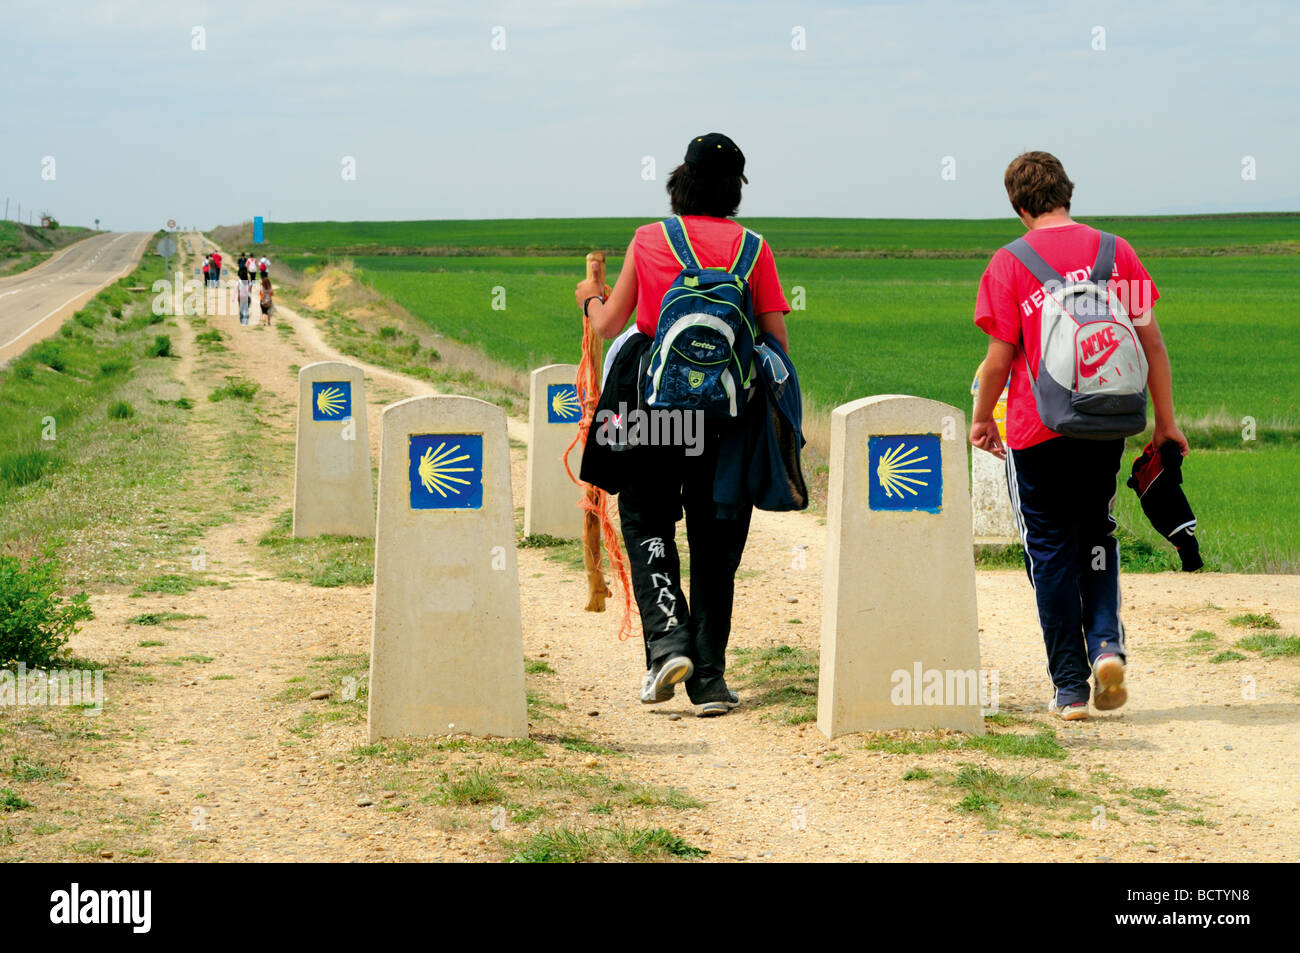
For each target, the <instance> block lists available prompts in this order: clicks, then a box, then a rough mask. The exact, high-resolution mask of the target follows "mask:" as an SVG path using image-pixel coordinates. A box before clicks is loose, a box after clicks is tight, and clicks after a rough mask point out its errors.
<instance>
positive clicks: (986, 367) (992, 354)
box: [970, 336, 1016, 459]
mask: <svg viewBox="0 0 1300 953" xmlns="http://www.w3.org/2000/svg"><path fill="white" fill-rule="evenodd" d="M1015 359H1016V346H1015V345H1014V344H1008V343H1007V342H1006V341H1003V340H1000V339H998V338H995V337H992V336H990V337H989V351H988V354H987V355H986V356H985V357H984V363H983V364H982V365H980V386H979V392H978V393H977V395H976V397H975V410H974V411H972V413H971V422H970V442H971V446H973V447H979V448H980V449H981V450H987V451H988V452H989V453H991V454H993V455H994V456H995V457H1001V458H1003V459H1005V458H1006V455H1007V451H1006V448H1005V447H1003V446H1002V438H1001V437H1000V436H999V434H998V425H997V422H996V421H995V420H994V419H993V408H995V407H996V406H997V405H998V398H999V397H1001V396H1002V388H1004V387H1006V386H1007V375H1008V374H1010V373H1011V362H1012V361H1014V360H1015Z"/></svg>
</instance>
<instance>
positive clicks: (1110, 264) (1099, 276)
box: [1092, 232, 1115, 285]
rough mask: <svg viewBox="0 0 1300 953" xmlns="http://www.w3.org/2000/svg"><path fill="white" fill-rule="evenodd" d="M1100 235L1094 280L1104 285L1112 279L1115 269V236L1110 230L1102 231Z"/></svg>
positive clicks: (1093, 271)
mask: <svg viewBox="0 0 1300 953" xmlns="http://www.w3.org/2000/svg"><path fill="white" fill-rule="evenodd" d="M1100 235H1101V244H1099V245H1098V246H1097V260H1096V262H1094V263H1093V266H1092V282H1093V284H1097V285H1104V284H1107V283H1108V282H1109V281H1110V276H1111V272H1113V271H1114V270H1115V236H1114V235H1112V234H1111V233H1110V232H1101V233H1100Z"/></svg>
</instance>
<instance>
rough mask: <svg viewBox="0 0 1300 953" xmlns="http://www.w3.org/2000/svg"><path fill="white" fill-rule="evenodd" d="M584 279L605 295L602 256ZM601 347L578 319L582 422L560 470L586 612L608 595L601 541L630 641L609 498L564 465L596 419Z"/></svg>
mask: <svg viewBox="0 0 1300 953" xmlns="http://www.w3.org/2000/svg"><path fill="white" fill-rule="evenodd" d="M587 277H588V278H590V279H591V280H593V281H595V282H596V283H597V287H598V288H600V289H601V291H602V293H603V294H604V295H606V296H608V295H609V288H608V287H607V286H606V285H605V256H604V254H603V253H601V252H593V253H592V254H590V255H588V256H587ZM601 351H602V345H601V341H600V335H598V334H597V333H596V332H595V330H594V329H593V328H592V326H591V321H590V320H589V319H588V318H587V316H586V315H585V314H584V315H583V316H582V360H581V361H580V362H579V364H578V377H577V380H576V381H574V384H575V386H576V388H577V391H578V402H579V403H580V404H581V406H582V420H581V421H579V423H578V432H577V433H576V434H574V436H573V442H572V443H571V444H569V446H568V448H567V449H566V450H565V451H564V457H563V460H564V469H565V471H566V472H568V474H569V479H570V480H572V481H573V482H574V483H576V484H577V485H578V486H580V487H582V496H581V497H580V498H579V500H578V505H579V506H580V507H582V511H583V523H582V562H583V565H584V566H585V567H586V570H587V611H588V612H604V611H605V599H606V597H608V596H609V595H610V594H611V593H610V589H609V587H608V586H607V585H606V584H605V574H604V573H603V572H602V571H601V565H600V563H601V538H602V536H603V537H604V543H605V552H606V553H608V554H609V568H610V572H611V573H612V575H613V576H614V578H616V579H617V580H618V584H619V589H621V590H622V594H623V618H622V621H620V622H619V626H618V637H619V639H620V640H623V639H628V638H631V636H632V581H631V578H630V573H629V572H628V565H627V560H626V559H625V558H624V556H623V550H622V547H620V546H619V544H618V530H617V529H615V528H614V521H613V519H612V518H611V517H610V513H609V497H608V496H607V495H606V493H605V491H604V490H602V489H601V488H600V487H598V486H592V485H591V484H589V483H583V482H582V481H581V480H579V479H578V478H577V477H576V476H574V474H573V468H572V467H570V466H569V454H570V453H572V452H573V448H574V447H576V446H578V445H579V444H581V445H582V446H583V447H584V448H585V447H586V446H587V442H588V441H587V437H588V434H589V433H590V432H591V426H592V422H593V421H594V420H595V417H596V405H597V404H598V403H600V373H601V363H602V361H601Z"/></svg>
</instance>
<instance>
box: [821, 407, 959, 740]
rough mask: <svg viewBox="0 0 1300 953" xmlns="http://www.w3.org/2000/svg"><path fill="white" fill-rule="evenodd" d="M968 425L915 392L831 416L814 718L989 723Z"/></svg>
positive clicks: (840, 727)
mask: <svg viewBox="0 0 1300 953" xmlns="http://www.w3.org/2000/svg"><path fill="white" fill-rule="evenodd" d="M966 445H967V444H966V421H965V417H964V415H963V414H962V412H961V411H960V410H958V409H957V408H955V407H950V406H948V405H947V404H941V403H939V402H938V401H933V400H923V399H921V398H919V397H905V396H897V395H884V396H877V397H867V398H864V399H862V400H856V401H853V402H851V403H848V404H843V405H842V406H840V407H837V408H835V410H834V412H833V413H832V414H831V454H830V486H829V488H828V510H827V519H826V526H827V543H826V581H825V586H824V590H823V593H822V638H821V672H820V681H819V685H818V692H817V727H818V728H820V729H821V731H822V733H823V734H825V735H826V736H827V737H831V738H834V737H835V736H837V735H842V734H846V733H848V732H854V731H868V730H873V729H889V728H921V729H926V728H952V729H959V730H961V731H966V732H970V733H971V734H983V733H984V719H983V714H982V712H981V698H980V687H981V684H982V683H983V677H982V674H981V672H980V657H979V629H978V622H977V619H976V614H975V565H974V556H973V552H972V545H971V517H970V495H969V493H968V488H967V479H966V473H967V471H966Z"/></svg>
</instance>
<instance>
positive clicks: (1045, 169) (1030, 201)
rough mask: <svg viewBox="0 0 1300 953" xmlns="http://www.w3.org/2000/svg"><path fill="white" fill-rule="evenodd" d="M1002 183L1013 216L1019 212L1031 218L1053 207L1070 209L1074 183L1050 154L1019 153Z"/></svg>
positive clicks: (1056, 159)
mask: <svg viewBox="0 0 1300 953" xmlns="http://www.w3.org/2000/svg"><path fill="white" fill-rule="evenodd" d="M1002 181H1003V184H1004V185H1006V187H1007V198H1009V199H1010V200H1011V207H1012V208H1013V209H1015V211H1016V214H1017V215H1019V214H1020V211H1021V209H1024V211H1025V212H1027V213H1028V214H1029V215H1030V216H1032V217H1034V218H1037V217H1038V216H1040V215H1043V214H1045V213H1047V212H1050V211H1051V210H1052V209H1054V208H1062V207H1063V208H1064V209H1065V210H1066V211H1067V212H1068V211H1069V210H1070V198H1071V196H1073V195H1074V183H1073V182H1071V181H1070V177H1069V176H1067V175H1066V174H1065V166H1063V165H1061V160H1060V159H1058V158H1056V156H1054V155H1052V154H1051V153H1050V152H1022V153H1021V154H1020V155H1018V156H1016V157H1015V158H1014V159H1012V160H1011V164H1010V165H1009V166H1007V171H1006V174H1005V175H1004V176H1003V177H1002Z"/></svg>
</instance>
